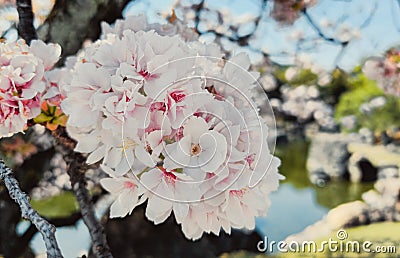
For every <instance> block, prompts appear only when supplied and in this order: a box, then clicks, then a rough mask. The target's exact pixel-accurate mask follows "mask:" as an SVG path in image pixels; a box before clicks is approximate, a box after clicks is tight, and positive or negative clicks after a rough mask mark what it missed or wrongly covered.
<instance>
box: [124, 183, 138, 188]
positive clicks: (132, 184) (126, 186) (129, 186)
mask: <svg viewBox="0 0 400 258" xmlns="http://www.w3.org/2000/svg"><path fill="white" fill-rule="evenodd" d="M124 187H125V188H129V189H133V188H135V187H136V185H135V184H134V183H132V182H131V181H126V182H124Z"/></svg>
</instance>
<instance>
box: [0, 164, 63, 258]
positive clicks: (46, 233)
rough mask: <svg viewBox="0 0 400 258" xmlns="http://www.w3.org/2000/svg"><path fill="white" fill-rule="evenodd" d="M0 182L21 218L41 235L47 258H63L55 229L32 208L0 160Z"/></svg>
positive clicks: (27, 198) (11, 174)
mask: <svg viewBox="0 0 400 258" xmlns="http://www.w3.org/2000/svg"><path fill="white" fill-rule="evenodd" d="M0 180H2V181H4V184H5V185H6V188H7V190H8V192H9V194H10V197H11V198H12V199H13V200H14V201H15V202H16V203H17V204H18V205H19V207H20V209H21V215H22V217H23V218H25V219H28V220H30V221H31V222H32V224H34V225H35V227H36V228H37V230H38V231H39V232H40V234H42V237H43V240H44V243H45V245H46V249H47V257H49V258H50V257H57V258H58V257H63V256H62V254H61V251H60V248H59V247H58V244H57V240H56V237H55V231H56V228H55V227H54V226H53V225H51V224H50V223H49V222H47V221H46V220H45V219H43V218H42V217H41V216H40V215H39V214H38V213H37V211H35V210H34V209H33V208H32V206H31V205H30V203H29V197H28V196H27V195H26V194H25V193H24V192H22V191H21V189H20V188H19V184H18V181H17V180H16V179H15V178H14V176H13V173H12V171H11V169H10V168H8V167H7V166H6V165H5V164H4V162H3V161H2V160H0Z"/></svg>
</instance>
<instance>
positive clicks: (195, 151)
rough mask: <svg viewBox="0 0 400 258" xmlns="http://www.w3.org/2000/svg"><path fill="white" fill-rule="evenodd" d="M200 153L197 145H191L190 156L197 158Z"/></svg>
mask: <svg viewBox="0 0 400 258" xmlns="http://www.w3.org/2000/svg"><path fill="white" fill-rule="evenodd" d="M200 152H201V147H200V145H199V144H192V148H190V154H191V155H192V156H198V155H199V154H200Z"/></svg>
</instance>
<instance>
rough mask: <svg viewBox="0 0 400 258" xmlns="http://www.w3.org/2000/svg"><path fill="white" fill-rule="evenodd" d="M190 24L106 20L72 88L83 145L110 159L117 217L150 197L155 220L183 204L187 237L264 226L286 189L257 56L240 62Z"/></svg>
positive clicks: (68, 89) (65, 104) (179, 215)
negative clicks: (261, 94)
mask: <svg viewBox="0 0 400 258" xmlns="http://www.w3.org/2000/svg"><path fill="white" fill-rule="evenodd" d="M222 57H223V54H222V52H221V51H220V49H219V48H218V47H217V46H216V45H204V44H201V43H200V42H198V41H196V40H195V37H192V36H190V33H189V32H188V29H187V28H184V27H182V25H181V24H178V25H176V24H175V27H174V26H173V25H154V24H148V23H147V21H146V19H145V18H144V17H143V16H136V17H128V18H127V19H126V20H125V21H117V23H116V24H115V25H114V27H111V26H109V25H106V24H103V35H102V38H101V39H100V40H98V41H96V42H94V43H93V44H91V45H89V46H87V47H86V49H84V50H83V51H82V52H81V53H80V55H79V56H78V58H77V60H76V63H75V65H74V66H73V68H71V69H70V74H71V81H70V83H67V84H66V85H64V87H63V90H62V91H63V92H64V94H65V96H63V98H64V100H63V101H62V103H61V108H62V110H63V111H64V112H65V113H66V114H67V115H68V117H69V119H68V122H67V130H68V133H69V134H70V135H71V137H72V138H74V139H75V140H76V141H77V146H76V149H75V151H78V152H81V153H87V154H88V158H87V162H88V163H96V162H101V167H102V168H103V170H104V171H105V172H106V173H108V175H109V178H106V179H103V180H101V184H102V186H103V187H104V188H105V189H106V190H107V191H109V192H110V193H111V194H113V195H115V197H116V199H115V202H114V203H113V204H112V206H111V211H110V216H111V217H124V216H126V215H128V214H130V213H131V212H132V211H133V209H134V208H135V207H136V206H137V205H139V204H141V203H144V202H147V206H146V217H147V218H148V219H149V220H151V221H153V222H154V223H155V224H158V223H161V222H163V221H165V220H166V219H167V218H168V217H169V216H170V215H171V214H172V213H173V214H174V217H175V219H176V221H177V223H178V224H181V227H182V230H183V232H184V234H185V236H186V237H187V238H189V239H198V238H200V237H201V236H202V234H203V233H204V232H207V233H210V232H213V233H214V234H217V235H218V234H219V232H220V230H221V229H223V230H224V231H226V232H228V233H230V231H231V228H247V229H254V226H255V217H256V216H261V215H264V214H265V213H266V211H267V208H268V206H269V197H268V194H269V192H271V191H274V190H276V189H277V187H278V183H279V180H280V179H282V176H281V175H280V174H279V173H278V170H277V168H278V166H279V164H280V161H279V159H277V158H276V157H274V156H273V155H272V154H271V152H270V150H269V147H268V144H267V136H268V128H267V126H266V125H265V124H264V122H263V121H262V120H261V119H260V118H259V116H258V111H257V107H256V105H255V104H254V102H253V100H252V89H253V88H254V87H255V86H256V83H257V77H258V74H257V73H251V72H247V70H248V69H249V67H250V61H249V58H248V57H247V56H246V55H245V54H239V55H236V56H234V57H232V58H231V59H230V60H225V59H223V58H222Z"/></svg>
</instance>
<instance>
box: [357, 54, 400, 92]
mask: <svg viewBox="0 0 400 258" xmlns="http://www.w3.org/2000/svg"><path fill="white" fill-rule="evenodd" d="M363 71H364V73H365V74H366V75H367V76H368V77H369V78H371V79H372V80H376V81H377V82H378V85H379V87H381V88H382V89H383V90H384V91H385V92H386V93H388V94H393V95H395V96H400V48H393V49H390V50H389V51H387V52H386V55H385V57H373V58H370V59H368V60H367V61H366V62H365V64H364V66H363Z"/></svg>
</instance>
